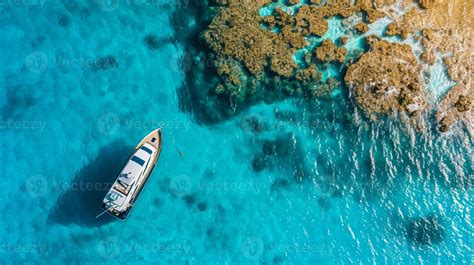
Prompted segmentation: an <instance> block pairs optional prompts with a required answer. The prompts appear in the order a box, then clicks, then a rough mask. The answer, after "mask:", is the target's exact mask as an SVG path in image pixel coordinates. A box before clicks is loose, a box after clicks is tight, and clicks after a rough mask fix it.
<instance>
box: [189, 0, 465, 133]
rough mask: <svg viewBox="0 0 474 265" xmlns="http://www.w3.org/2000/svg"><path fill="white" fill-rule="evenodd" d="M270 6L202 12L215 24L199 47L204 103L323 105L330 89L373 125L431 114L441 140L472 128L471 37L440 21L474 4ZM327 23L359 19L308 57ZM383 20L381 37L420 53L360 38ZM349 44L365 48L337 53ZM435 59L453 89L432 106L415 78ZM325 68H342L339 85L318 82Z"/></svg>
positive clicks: (219, 2) (217, 3)
mask: <svg viewBox="0 0 474 265" xmlns="http://www.w3.org/2000/svg"><path fill="white" fill-rule="evenodd" d="M205 2H207V1H205ZM276 2H278V1H271V0H258V1H244V0H214V1H211V2H210V3H208V5H209V6H211V7H212V8H211V10H212V12H213V13H214V17H213V18H212V19H211V20H210V22H209V24H208V26H207V27H206V28H204V29H203V30H202V32H201V33H200V39H201V40H202V45H203V46H205V48H206V49H207V50H206V54H205V55H204V56H207V57H209V58H212V62H213V63H212V68H213V69H214V71H215V73H216V77H217V79H213V80H214V82H213V83H212V84H211V85H212V86H213V88H212V89H211V90H210V91H208V94H212V95H213V97H216V98H218V99H219V101H220V103H219V104H220V105H221V106H225V105H226V104H227V105H229V104H230V107H231V108H232V109H233V110H234V112H238V111H239V109H243V108H245V106H248V105H251V104H252V103H251V102H256V101H258V100H265V101H267V100H268V97H270V98H273V99H278V98H285V97H288V96H290V97H301V98H307V99H308V98H309V99H310V98H314V97H323V98H330V96H331V93H332V91H334V89H336V88H338V87H340V86H341V85H344V87H346V88H348V89H349V94H350V95H351V96H353V99H354V101H355V103H356V105H357V106H358V107H360V108H361V109H363V110H364V112H365V113H366V114H367V116H368V117H370V118H372V119H377V118H378V117H379V116H381V115H400V114H401V115H402V116H405V117H407V119H405V120H409V121H414V120H417V119H419V117H420V114H422V113H432V112H435V113H436V115H435V116H436V121H437V123H438V124H439V125H438V127H439V130H440V131H441V132H447V131H448V130H449V128H450V127H451V126H452V125H454V124H455V123H457V122H459V121H467V125H468V126H471V127H472V117H473V115H472V113H473V112H472V104H471V102H472V101H473V93H472V90H471V87H470V73H471V72H472V68H471V65H470V63H469V61H468V60H469V58H470V55H471V54H470V50H471V49H469V47H470V45H471V44H470V42H469V39H468V37H467V36H469V34H470V32H466V31H469V30H470V28H469V27H465V25H464V24H465V23H466V20H465V19H464V18H462V17H457V18H456V19H449V17H448V18H447V17H446V16H447V15H446V14H449V12H454V13H455V14H457V15H459V16H462V15H465V14H466V12H468V10H472V6H473V4H470V3H467V1H460V0H455V1H449V3H451V5H450V4H449V3H448V1H445V0H417V1H413V0H402V1H394V0H385V1H384V0H377V1H369V0H357V1H351V0H339V1H331V0H327V1H320V0H311V1H309V3H307V4H303V3H301V2H300V1H293V0H291V1H284V2H281V1H280V3H276ZM353 2H354V3H353ZM270 6H271V13H270V14H266V15H261V14H260V10H261V9H262V8H266V7H270ZM453 9H454V10H455V11H452V10H453ZM400 10H403V11H404V12H401V11H400ZM331 17H340V18H342V19H349V18H351V17H359V18H361V20H360V19H359V20H357V21H358V22H357V23H354V25H351V27H352V33H351V35H350V36H343V37H341V38H340V39H339V41H337V42H334V41H332V40H331V39H324V40H322V41H321V42H320V43H318V44H317V45H316V47H314V48H312V49H310V48H309V47H310V45H311V43H310V41H309V40H310V39H311V38H321V37H322V36H323V35H325V33H326V32H327V31H328V29H329V27H328V22H327V19H328V18H331ZM382 18H390V19H391V20H392V21H394V22H392V23H391V24H390V25H389V26H388V27H387V29H386V30H385V32H384V34H385V35H384V36H398V37H399V38H400V39H401V40H402V41H403V40H404V39H413V40H414V41H417V42H419V43H421V45H422V47H423V49H424V50H423V52H422V53H421V54H418V53H416V52H415V51H414V50H413V49H412V47H411V46H410V45H408V44H404V43H394V42H390V41H387V40H384V39H382V38H383V37H384V36H371V35H366V34H365V33H366V32H367V31H369V26H370V25H371V24H372V23H374V22H376V21H378V20H379V19H382ZM364 34H365V35H364ZM354 36H362V37H364V38H365V42H366V46H367V47H366V49H365V50H364V51H362V52H358V53H356V56H353V55H352V54H353V53H351V52H350V51H348V50H347V48H346V43H347V42H348V39H350V38H351V37H354ZM304 49H307V50H308V51H307V52H306V53H305V54H304V56H303V59H302V62H297V61H296V60H295V57H294V56H295V54H296V53H297V52H299V51H301V50H304ZM202 56H203V55H201V57H202ZM194 57H196V56H194ZM439 60H441V61H442V62H443V63H444V64H445V65H446V67H447V69H448V74H449V78H450V79H451V80H453V81H455V82H456V83H457V85H456V86H454V87H453V88H452V89H450V90H449V91H448V93H447V94H446V95H445V96H444V97H443V99H442V100H441V102H433V100H432V99H431V97H430V91H428V90H427V89H426V86H427V82H426V80H424V79H423V75H422V72H423V69H424V68H426V66H429V65H433V64H435V63H436V62H437V61H439ZM196 63H198V62H196ZM331 65H333V66H334V65H335V66H336V67H338V68H340V69H341V70H340V72H341V73H340V74H341V77H340V78H332V77H330V78H329V79H328V78H325V79H324V81H323V78H322V73H321V69H324V68H326V67H330V66H331ZM262 90H265V91H262ZM269 94H271V95H270V96H269ZM224 101H226V102H227V103H223V102H224ZM270 101H271V100H270ZM228 115H232V114H230V113H228Z"/></svg>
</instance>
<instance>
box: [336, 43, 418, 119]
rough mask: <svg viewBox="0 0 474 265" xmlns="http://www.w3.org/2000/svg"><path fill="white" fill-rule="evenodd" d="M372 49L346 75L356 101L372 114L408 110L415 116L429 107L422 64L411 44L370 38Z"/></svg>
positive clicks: (406, 111) (407, 111)
mask: <svg viewBox="0 0 474 265" xmlns="http://www.w3.org/2000/svg"><path fill="white" fill-rule="evenodd" d="M367 42H368V45H369V46H370V48H371V51H370V52H368V53H366V54H364V55H362V57H361V58H360V60H359V61H358V62H357V63H355V64H353V65H351V66H350V67H349V69H348V70H347V74H346V76H345V81H346V84H347V85H348V86H349V87H350V88H351V90H353V92H354V95H355V100H356V103H357V104H358V105H359V106H360V107H361V108H362V109H364V110H365V111H366V112H367V113H369V114H371V113H373V114H392V113H399V112H405V113H408V114H410V115H411V116H414V115H415V116H416V115H417V114H419V113H420V112H421V111H423V110H424V109H425V107H426V100H425V95H424V92H423V89H422V84H421V80H420V75H419V72H420V70H421V67H420V65H419V64H418V61H417V59H416V57H415V56H414V55H413V52H412V49H411V47H410V46H408V45H403V44H396V43H390V42H387V41H384V40H380V39H379V38H377V37H373V36H371V37H368V38H367Z"/></svg>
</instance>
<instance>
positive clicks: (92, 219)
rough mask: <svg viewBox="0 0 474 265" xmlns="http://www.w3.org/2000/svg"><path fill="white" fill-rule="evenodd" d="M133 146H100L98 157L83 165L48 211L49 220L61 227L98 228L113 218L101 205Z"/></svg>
mask: <svg viewBox="0 0 474 265" xmlns="http://www.w3.org/2000/svg"><path fill="white" fill-rule="evenodd" d="M132 149H133V147H132V146H127V145H126V144H125V143H124V142H114V143H112V144H110V145H107V146H105V147H103V148H102V149H101V150H100V151H99V154H98V155H97V157H96V158H95V159H94V160H93V161H91V162H90V163H89V164H87V165H85V166H84V167H83V168H82V169H81V170H80V171H79V172H78V173H77V174H76V175H75V177H74V179H73V181H72V182H71V183H70V185H69V186H67V187H65V188H67V190H66V191H64V193H63V194H62V195H61V196H60V197H59V199H58V201H57V202H56V205H55V206H54V207H53V209H51V211H50V214H49V217H48V221H50V222H53V223H57V224H61V225H69V224H77V225H80V226H90V227H97V226H102V225H105V224H108V223H110V222H112V221H114V220H115V219H114V218H113V217H111V216H109V215H107V214H104V215H102V216H101V217H99V218H96V216H97V215H98V214H100V213H101V212H102V208H101V202H102V200H103V198H104V196H105V195H106V194H107V192H108V191H109V189H110V187H111V186H112V184H113V182H114V181H115V179H116V177H117V174H118V173H119V171H120V169H121V167H122V166H123V164H124V162H125V161H126V160H127V158H128V156H129V154H130V152H131V150H132Z"/></svg>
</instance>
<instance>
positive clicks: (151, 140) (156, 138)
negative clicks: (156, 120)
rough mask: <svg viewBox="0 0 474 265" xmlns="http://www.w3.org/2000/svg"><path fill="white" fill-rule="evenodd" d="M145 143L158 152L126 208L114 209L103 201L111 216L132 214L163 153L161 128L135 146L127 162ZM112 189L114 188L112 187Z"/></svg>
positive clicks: (123, 216) (121, 217)
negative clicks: (121, 209)
mask: <svg viewBox="0 0 474 265" xmlns="http://www.w3.org/2000/svg"><path fill="white" fill-rule="evenodd" d="M145 144H150V145H152V146H153V147H155V148H156V153H155V154H154V155H153V157H152V158H151V161H150V164H149V165H148V166H147V168H146V171H145V172H144V174H143V180H142V182H141V183H140V184H139V185H138V187H137V188H136V189H135V190H134V192H133V194H132V197H131V200H130V202H128V206H127V208H126V209H125V210H123V211H116V210H114V209H111V207H109V205H107V204H106V203H105V202H103V203H102V209H103V210H104V211H106V212H107V213H108V214H110V215H111V216H113V217H115V218H117V219H119V220H125V219H127V217H128V216H129V215H130V212H131V211H132V209H133V207H134V206H135V203H136V201H137V200H138V198H139V196H140V194H141V193H142V191H143V189H144V187H145V185H146V183H147V182H148V179H149V177H150V175H151V174H152V173H153V170H154V169H155V166H156V163H157V162H158V159H159V157H160V154H161V148H162V132H161V129H157V130H155V131H153V132H151V133H150V134H148V135H147V136H146V137H145V138H143V139H142V140H141V141H140V143H139V144H138V145H137V146H136V147H135V149H134V151H133V152H132V154H131V156H130V157H129V158H128V159H127V162H129V161H130V160H131V159H132V157H133V156H134V154H135V153H136V152H137V150H139V149H141V148H142V147H143V146H144V145H145ZM111 190H112V189H111Z"/></svg>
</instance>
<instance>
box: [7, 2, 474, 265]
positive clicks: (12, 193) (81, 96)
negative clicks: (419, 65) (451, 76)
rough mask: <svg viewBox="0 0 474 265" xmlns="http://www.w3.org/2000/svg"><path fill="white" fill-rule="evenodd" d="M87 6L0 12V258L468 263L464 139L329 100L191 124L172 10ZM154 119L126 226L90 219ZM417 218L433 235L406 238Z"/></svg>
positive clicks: (468, 163)
mask: <svg viewBox="0 0 474 265" xmlns="http://www.w3.org/2000/svg"><path fill="white" fill-rule="evenodd" d="M105 3H108V4H106V5H104V2H101V1H93V0H90V1H87V0H84V1H73V2H71V1H60V2H50V1H47V2H45V3H44V5H41V3H40V2H30V5H17V4H12V3H10V4H6V5H1V6H0V11H1V12H0V21H1V24H0V25H1V26H0V38H1V42H0V43H1V44H0V45H1V48H2V49H1V51H0V59H1V61H2V64H1V65H0V82H1V83H0V109H1V115H2V116H1V124H0V125H1V128H0V135H1V138H0V141H1V144H2V147H3V148H2V151H1V152H0V160H1V161H3V162H2V167H1V171H0V172H1V173H2V177H3V179H4V183H3V192H2V193H0V198H1V200H2V203H1V204H0V207H1V208H2V209H1V211H2V220H1V221H0V226H1V232H0V233H1V234H0V239H1V241H0V242H1V243H0V262H1V263H2V264H3V263H5V264H10V263H11V264H19V263H25V262H31V263H38V264H39V263H54V264H56V263H67V264H76V263H77V264H97V263H123V264H135V263H140V262H142V263H144V262H145V263H185V262H187V263H191V264H207V263H223V262H227V263H234V262H236V263H261V262H265V263H289V264H300V263H302V262H303V263H310V264H343V263H363V264H369V263H380V264H395V263H404V264H420V263H422V264H433V263H441V264H463V263H470V262H471V263H472V254H473V250H472V241H473V227H472V221H471V205H472V204H473V196H472V195H473V194H472V192H473V191H472V176H473V175H472V166H473V165H472V136H471V135H470V134H469V132H468V131H466V130H465V129H462V128H454V130H453V131H452V132H451V133H449V134H447V135H439V134H437V133H436V132H434V131H433V132H432V131H430V130H427V131H426V132H424V133H419V132H415V131H412V130H410V129H406V130H404V129H402V126H400V125H399V124H398V123H397V122H396V121H392V120H385V121H379V122H376V123H367V122H366V121H365V120H364V119H363V118H362V117H361V115H360V114H359V113H358V110H357V109H356V108H355V107H354V105H353V103H352V102H351V101H350V100H348V99H347V97H346V96H347V92H344V93H340V94H339V95H336V96H335V98H334V99H333V100H330V101H329V100H327V101H326V100H318V101H314V102H300V101H298V100H287V101H282V102H277V103H273V104H264V103H261V104H258V105H255V106H253V107H251V108H250V109H248V110H247V111H245V112H244V113H242V114H240V115H239V116H237V117H234V118H231V119H229V120H227V121H225V122H223V123H220V124H217V125H212V126H205V125H198V124H197V123H196V122H195V121H194V120H193V118H192V115H190V114H189V113H183V112H182V111H181V109H180V107H179V105H180V99H179V97H178V95H177V89H178V88H179V87H180V86H181V84H182V82H183V80H184V78H185V75H186V74H187V73H188V71H193V70H196V69H194V68H193V67H188V68H186V67H185V68H184V69H183V68H182V67H181V66H180V60H181V57H182V55H183V54H185V51H184V50H183V48H182V47H181V46H180V45H177V44H175V43H174V42H172V41H170V37H172V36H173V34H174V33H173V32H174V31H173V29H172V27H171V25H170V22H169V15H170V14H171V12H172V11H173V10H174V9H175V8H181V7H180V6H179V5H178V6H177V5H176V4H174V5H173V4H171V3H176V1H174V2H173V1H169V2H168V1H158V2H154V3H155V4H149V2H145V1H135V2H125V1H124V2H114V1H111V2H105ZM114 3H117V5H115V4H114ZM178 3H183V4H184V3H186V2H185V1H181V2H178ZM189 21H192V20H191V19H190V20H189ZM190 23H191V22H190ZM334 24H338V23H337V21H334ZM374 30H376V29H374ZM331 32H332V31H331ZM334 32H339V31H338V30H334ZM146 36H153V38H154V39H155V40H156V41H155V42H153V45H152V46H153V47H152V48H150V47H149V45H147V44H146V42H145V41H144V39H145V38H146ZM328 37H330V36H328ZM333 37H334V36H333ZM442 72H443V71H433V74H434V75H433V76H432V77H433V78H435V79H433V80H435V81H436V82H443V81H442V80H445V79H443V78H437V79H436V76H437V73H442ZM440 80H441V81H440ZM436 87H438V86H436ZM255 122H257V123H258V124H259V126H260V130H259V132H255V130H254V129H255V128H254V127H253V124H254V123H255ZM156 127H162V128H163V132H164V147H163V152H162V155H161V158H160V161H159V164H158V167H157V169H156V170H155V172H154V174H153V176H152V177H151V179H150V181H149V183H148V184H147V188H146V190H145V191H144V193H143V194H142V196H141V197H140V200H139V201H138V203H137V205H136V207H135V208H134V211H133V213H132V215H131V218H130V219H129V220H127V221H126V222H118V221H114V220H111V219H110V218H109V217H108V216H104V217H102V218H100V219H95V216H96V215H97V214H98V213H100V209H99V202H100V200H101V199H102V196H103V195H104V193H105V192H106V190H107V188H108V185H109V184H110V182H111V181H113V180H114V178H115V174H116V173H117V172H118V171H119V170H120V167H121V165H122V163H123V162H124V160H125V159H126V158H127V156H128V154H129V152H130V151H131V148H132V147H133V146H134V145H135V144H136V143H137V142H138V141H139V140H140V139H141V137H143V136H144V135H146V134H147V133H148V132H149V131H151V130H152V129H154V128H156ZM429 216H435V217H436V218H437V220H438V221H439V223H440V224H441V226H442V227H443V229H442V230H443V231H444V233H441V234H442V236H441V239H440V240H438V241H437V242H435V243H432V244H423V243H420V242H417V241H416V240H414V238H413V236H412V237H410V236H409V235H410V223H413V220H416V219H417V218H422V217H425V218H426V217H429ZM427 230H429V229H428V228H427V229H421V232H418V233H426V234H429V233H430V232H433V233H434V234H436V233H437V231H431V230H430V231H428V232H427ZM413 233H416V231H415V232H412V234H413ZM421 241H422V240H421Z"/></svg>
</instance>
